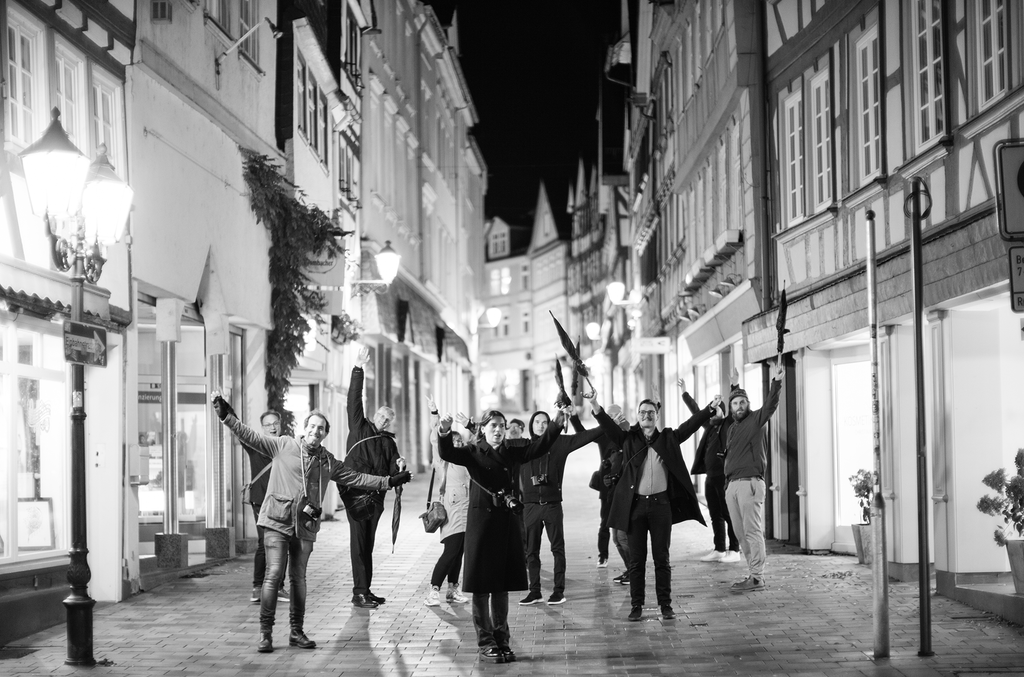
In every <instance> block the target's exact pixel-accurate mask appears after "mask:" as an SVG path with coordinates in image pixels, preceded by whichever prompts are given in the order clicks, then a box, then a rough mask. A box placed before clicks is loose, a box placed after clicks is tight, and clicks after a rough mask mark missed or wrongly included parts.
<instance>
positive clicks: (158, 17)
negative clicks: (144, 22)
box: [149, 0, 171, 22]
mask: <svg viewBox="0 0 1024 677" xmlns="http://www.w3.org/2000/svg"><path fill="white" fill-rule="evenodd" d="M149 16H150V18H151V19H153V21H166V22H170V20H171V0H152V2H151V3H150V10H149Z"/></svg>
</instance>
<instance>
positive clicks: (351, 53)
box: [343, 8, 362, 78]
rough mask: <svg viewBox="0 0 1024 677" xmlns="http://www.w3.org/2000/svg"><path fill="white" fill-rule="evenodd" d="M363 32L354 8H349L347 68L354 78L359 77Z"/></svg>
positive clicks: (346, 51)
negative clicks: (353, 11) (360, 46)
mask: <svg viewBox="0 0 1024 677" xmlns="http://www.w3.org/2000/svg"><path fill="white" fill-rule="evenodd" d="M361 37H362V34H361V33H360V32H359V22H357V21H356V15H355V14H353V13H352V9H351V8H349V10H348V18H347V30H346V32H345V63H344V64H343V66H344V68H345V70H346V71H347V72H348V74H349V76H350V77H352V78H359V75H360V73H359V45H360V39H361Z"/></svg>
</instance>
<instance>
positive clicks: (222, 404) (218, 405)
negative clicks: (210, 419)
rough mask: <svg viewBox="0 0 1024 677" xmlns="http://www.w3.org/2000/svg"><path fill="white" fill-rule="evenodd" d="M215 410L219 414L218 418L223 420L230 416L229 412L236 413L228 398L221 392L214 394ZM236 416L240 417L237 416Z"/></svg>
mask: <svg viewBox="0 0 1024 677" xmlns="http://www.w3.org/2000/svg"><path fill="white" fill-rule="evenodd" d="M213 411H214V412H215V413H216V414H217V418H219V419H220V420H221V421H223V420H224V419H226V418H227V417H228V414H231V415H233V416H234V415H235V410H234V409H232V408H231V405H230V404H228V402H227V400H225V399H224V398H223V397H221V396H220V395H219V394H217V395H214V396H213ZM235 418H238V417H237V416H235Z"/></svg>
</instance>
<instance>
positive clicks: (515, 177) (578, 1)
mask: <svg viewBox="0 0 1024 677" xmlns="http://www.w3.org/2000/svg"><path fill="white" fill-rule="evenodd" d="M427 4H429V5H431V6H433V7H434V9H435V11H436V12H437V14H438V18H439V19H440V20H441V22H442V23H445V24H448V23H449V22H450V20H451V16H452V11H453V9H457V22H458V25H459V40H460V49H461V63H462V68H463V71H464V72H465V74H466V79H467V80H468V82H469V88H470V92H471V94H472V96H473V101H474V103H475V105H476V108H477V112H478V114H479V117H480V122H479V123H478V124H477V125H476V127H475V128H474V129H473V134H474V135H475V136H476V139H477V141H478V142H479V144H480V147H481V149H482V151H483V154H484V159H485V160H486V162H487V168H488V172H489V175H490V176H489V179H488V190H487V202H486V216H487V217H488V218H490V217H493V216H500V217H502V218H503V219H505V220H506V221H509V222H511V223H516V224H523V225H528V224H530V223H531V222H532V216H531V212H532V211H533V209H534V207H535V205H536V200H537V188H538V185H539V182H540V181H541V180H542V179H543V180H544V182H545V187H546V188H547V192H548V198H549V199H550V201H551V206H552V209H553V210H554V212H555V215H556V218H558V219H561V220H562V221H563V222H562V223H560V224H559V225H560V228H562V229H565V228H566V227H567V226H568V219H567V217H565V216H564V215H565V210H566V198H567V196H568V192H569V187H570V185H574V184H575V181H576V171H577V167H578V163H579V159H580V157H581V156H582V157H583V159H584V162H585V163H586V166H587V167H588V170H589V168H590V167H591V166H592V164H593V163H594V162H595V158H596V156H597V146H598V143H597V133H598V128H597V122H596V114H597V106H598V86H599V83H600V78H602V77H603V63H604V52H605V48H606V46H607V43H608V41H607V39H606V37H605V33H606V32H607V31H606V28H605V27H606V26H607V23H608V22H607V20H606V19H604V18H602V15H603V14H604V15H607V14H608V12H611V15H612V16H615V15H616V12H617V7H618V4H619V3H618V2H617V0H615V1H612V0H515V1H514V2H503V1H501V0H433V1H428V2H427ZM612 32H614V30H613V31H612Z"/></svg>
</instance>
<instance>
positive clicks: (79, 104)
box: [52, 38, 93, 149]
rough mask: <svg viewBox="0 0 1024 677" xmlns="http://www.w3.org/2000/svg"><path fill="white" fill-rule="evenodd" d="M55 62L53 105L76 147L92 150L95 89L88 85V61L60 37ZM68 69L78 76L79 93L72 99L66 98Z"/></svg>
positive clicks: (55, 42)
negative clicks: (93, 93) (65, 81)
mask: <svg viewBox="0 0 1024 677" xmlns="http://www.w3.org/2000/svg"><path fill="white" fill-rule="evenodd" d="M53 63H54V70H53V72H54V74H55V77H54V79H53V93H52V97H53V105H54V106H55V107H56V108H58V109H59V110H60V120H61V125H62V126H63V127H64V131H65V132H66V133H67V135H68V138H69V139H70V140H71V143H73V144H75V146H76V147H78V148H80V149H81V148H86V149H88V148H92V147H93V146H92V145H91V141H90V137H91V132H92V110H91V107H92V88H91V86H87V84H86V81H87V75H86V74H87V70H86V59H85V57H84V56H82V55H81V54H79V53H78V52H77V51H75V50H74V49H72V47H71V46H70V45H68V44H67V43H65V42H64V41H63V40H61V39H59V38H56V39H55V40H54V47H53ZM68 66H70V68H68ZM67 70H71V71H73V72H74V75H75V87H74V89H75V90H77V91H76V92H74V97H73V98H71V99H69V98H68V97H67V96H66V93H65V89H62V84H63V81H64V76H65V74H66V72H67ZM69 102H70V103H69ZM86 120H88V123H87V122H86Z"/></svg>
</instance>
